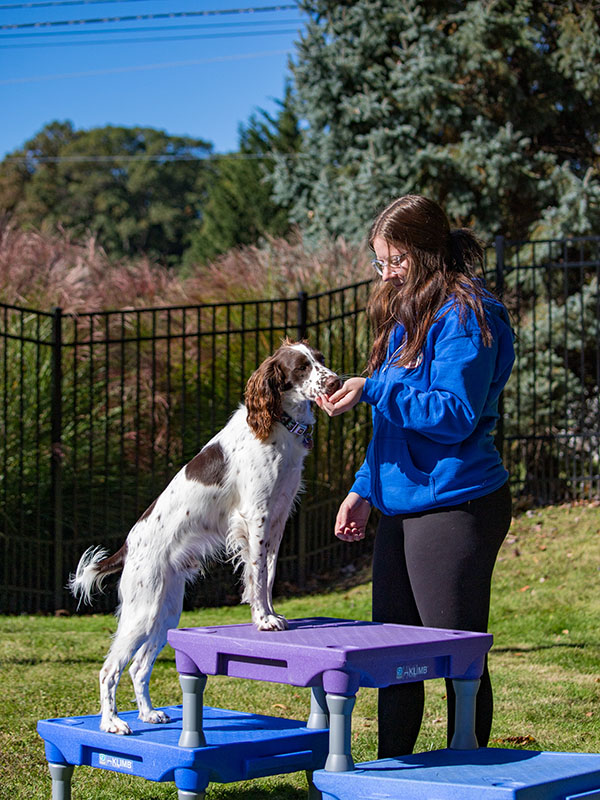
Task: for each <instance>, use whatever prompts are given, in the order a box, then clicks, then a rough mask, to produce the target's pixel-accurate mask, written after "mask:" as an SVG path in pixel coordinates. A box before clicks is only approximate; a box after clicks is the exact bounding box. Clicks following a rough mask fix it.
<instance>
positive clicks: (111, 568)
mask: <svg viewBox="0 0 600 800" xmlns="http://www.w3.org/2000/svg"><path fill="white" fill-rule="evenodd" d="M126 558H127V542H125V543H124V544H123V546H122V547H121V549H120V550H117V552H116V553H114V555H112V556H109V557H108V558H105V559H104V561H101V562H100V563H99V564H98V566H97V567H96V571H97V572H98V574H99V575H110V574H112V573H113V572H120V571H121V570H122V569H123V567H124V566H125V559H126Z"/></svg>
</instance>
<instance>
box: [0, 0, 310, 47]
mask: <svg viewBox="0 0 600 800" xmlns="http://www.w3.org/2000/svg"><path fill="white" fill-rule="evenodd" d="M114 2H129V0H114ZM296 23H297V24H298V25H301V24H303V23H304V20H303V19H290V20H286V24H288V25H294V24H296ZM281 24H282V22H281V20H279V19H257V20H249V21H247V22H206V23H205V22H200V23H197V24H193V23H190V24H187V25H153V26H152V27H151V28H148V27H144V26H143V27H134V28H119V30H118V31H114V30H85V29H78V30H75V31H36V32H35V33H3V34H2V35H1V36H0V41H1V42H4V41H6V40H7V39H31V38H32V37H35V39H47V38H54V37H56V36H90V35H91V36H93V35H96V36H104V35H105V34H106V35H108V36H112V35H113V34H114V33H141V32H144V33H148V32H154V31H187V30H214V29H215V28H227V29H231V28H249V27H252V28H254V29H256V28H262V27H263V26H269V25H281Z"/></svg>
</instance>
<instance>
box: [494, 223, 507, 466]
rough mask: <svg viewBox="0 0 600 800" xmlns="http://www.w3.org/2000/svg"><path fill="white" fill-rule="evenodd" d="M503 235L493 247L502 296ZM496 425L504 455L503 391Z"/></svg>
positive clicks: (499, 446)
mask: <svg viewBox="0 0 600 800" xmlns="http://www.w3.org/2000/svg"><path fill="white" fill-rule="evenodd" d="M505 241H506V240H505V238H504V236H496V238H495V240H494V249H495V251H496V287H495V288H496V294H497V295H498V297H500V298H502V295H503V294H504V244H505ZM498 415H499V416H498V425H497V426H496V436H495V445H496V449H497V450H498V452H499V453H500V455H502V456H503V455H504V392H502V393H501V394H500V397H499V398H498Z"/></svg>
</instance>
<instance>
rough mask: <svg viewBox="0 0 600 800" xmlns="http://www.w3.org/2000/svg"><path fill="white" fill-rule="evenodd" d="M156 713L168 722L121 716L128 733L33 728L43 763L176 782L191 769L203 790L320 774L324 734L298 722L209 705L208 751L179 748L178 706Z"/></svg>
mask: <svg viewBox="0 0 600 800" xmlns="http://www.w3.org/2000/svg"><path fill="white" fill-rule="evenodd" d="M162 710H163V711H164V712H165V713H166V714H168V716H169V717H170V718H171V722H169V723H166V724H151V723H144V722H141V721H140V720H139V719H138V718H137V711H128V712H124V713H122V714H120V716H121V717H122V718H123V719H124V720H125V721H126V722H127V724H128V725H129V726H130V728H131V730H132V733H131V734H130V735H128V736H119V735H117V734H114V733H105V732H103V731H101V730H100V728H99V723H100V717H99V715H93V716H82V717H66V718H62V719H49V720H40V721H39V722H38V726H37V729H38V733H39V734H40V736H41V737H42V738H43V739H44V742H45V746H46V758H47V760H48V761H49V762H52V763H58V764H61V763H62V764H65V763H66V764H72V765H75V766H78V765H87V766H92V767H99V768H100V769H107V770H111V771H114V772H124V773H127V774H129V775H138V776H140V777H142V778H146V779H148V780H153V781H175V782H176V783H177V784H178V785H179V784H180V783H181V781H178V780H176V779H177V776H178V772H179V771H191V772H195V773H196V774H197V776H200V778H201V780H200V784H203V785H199V784H198V781H193V783H194V784H195V788H198V789H200V788H205V787H206V785H207V784H208V783H209V782H219V783H229V782H231V781H239V780H246V779H247V778H254V777H264V776H267V775H278V774H281V773H286V772H295V771H297V770H306V769H308V770H313V769H318V768H320V767H322V766H323V764H324V763H325V759H326V757H327V751H328V743H329V740H328V733H329V732H328V731H327V730H308V729H307V728H306V723H305V722H301V721H298V720H289V719H282V718H279V717H268V716H262V715H258V714H247V713H243V712H240V711H229V710H227V709H222V708H211V707H205V708H204V724H203V730H204V734H205V736H206V746H205V747H197V748H185V747H179V745H178V741H179V736H180V734H181V729H182V707H181V706H169V707H165V708H163V709H162ZM183 788H185V787H183Z"/></svg>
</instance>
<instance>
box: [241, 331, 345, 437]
mask: <svg viewBox="0 0 600 800" xmlns="http://www.w3.org/2000/svg"><path fill="white" fill-rule="evenodd" d="M341 385H342V381H341V380H340V379H339V377H338V376H337V375H336V374H335V372H332V370H330V369H328V368H327V367H326V366H325V359H324V358H323V355H322V354H321V353H320V352H319V351H318V350H315V349H314V348H313V347H311V346H310V345H309V344H308V342H305V341H302V342H291V341H289V340H286V341H285V342H284V343H283V344H282V345H281V347H280V348H279V349H278V350H277V351H276V352H275V353H274V354H273V355H272V356H270V357H269V358H267V359H266V360H265V361H263V363H262V364H261V365H260V367H259V368H258V369H257V370H256V372H254V373H253V374H252V375H251V376H250V379H249V381H248V383H247V384H246V394H245V400H246V408H247V409H248V425H250V427H251V428H252V430H253V431H254V433H255V435H256V436H257V437H258V438H259V439H261V440H264V439H266V438H267V437H268V435H269V434H270V432H271V428H272V426H273V422H274V421H275V420H276V419H277V418H278V417H279V416H280V415H281V412H282V410H283V409H282V401H283V396H284V395H285V394H286V393H289V394H290V395H291V394H295V395H296V396H297V397H298V399H304V400H311V401H313V400H316V399H317V397H319V395H322V394H324V395H330V394H333V392H335V391H336V390H337V389H339V388H340V386H341Z"/></svg>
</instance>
